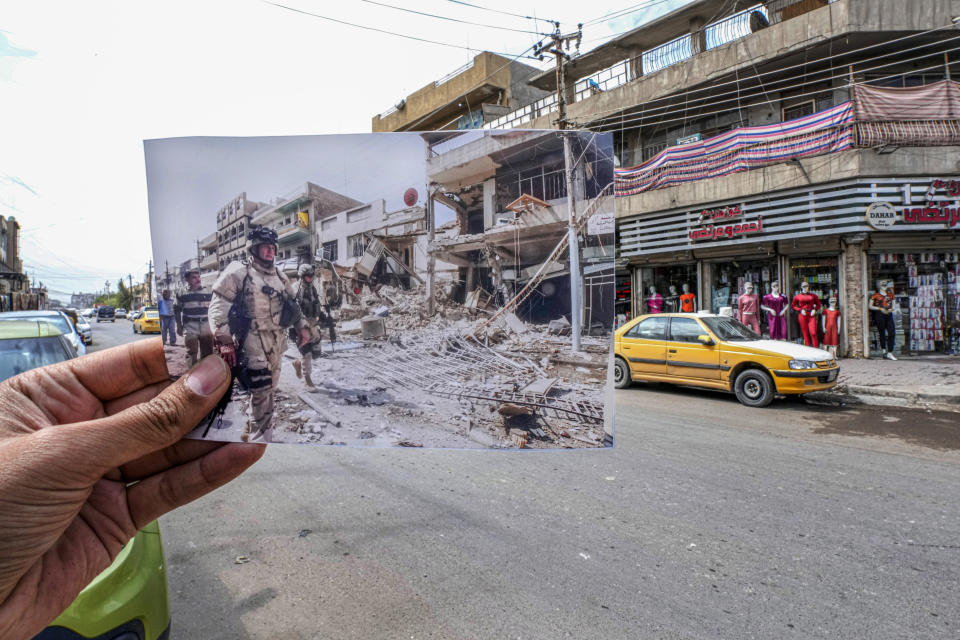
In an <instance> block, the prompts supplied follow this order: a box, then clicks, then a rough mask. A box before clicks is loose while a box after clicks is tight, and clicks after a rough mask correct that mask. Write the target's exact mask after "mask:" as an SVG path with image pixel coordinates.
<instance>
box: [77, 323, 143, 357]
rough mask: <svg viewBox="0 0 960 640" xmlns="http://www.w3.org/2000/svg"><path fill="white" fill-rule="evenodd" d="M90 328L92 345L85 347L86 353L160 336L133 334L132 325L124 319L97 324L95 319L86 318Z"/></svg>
mask: <svg viewBox="0 0 960 640" xmlns="http://www.w3.org/2000/svg"><path fill="white" fill-rule="evenodd" d="M87 322H89V323H90V328H91V329H93V344H90V345H87V353H96V352H97V351H103V350H104V349H109V348H110V347H116V346H117V345H121V344H125V343H127V342H133V341H134V340H144V339H149V338H154V337H158V336H159V335H160V334H153V335H149V334H146V335H139V334H134V333H133V323H132V322H130V321H129V320H126V319H121V320H117V321H116V322H100V323H98V322H97V319H96V318H87Z"/></svg>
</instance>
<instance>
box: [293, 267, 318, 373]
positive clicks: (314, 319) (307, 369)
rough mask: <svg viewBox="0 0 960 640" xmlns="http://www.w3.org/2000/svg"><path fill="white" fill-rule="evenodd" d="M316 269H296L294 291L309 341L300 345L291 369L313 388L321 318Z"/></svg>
mask: <svg viewBox="0 0 960 640" xmlns="http://www.w3.org/2000/svg"><path fill="white" fill-rule="evenodd" d="M316 273H317V272H316V269H315V268H314V267H313V265H311V264H302V265H300V268H299V269H298V270H297V275H299V276H300V280H299V282H297V285H296V288H295V293H294V295H295V296H296V300H297V304H299V305H300V311H301V312H303V319H304V320H306V322H307V328H308V329H309V331H310V342H308V343H307V344H305V345H303V346H302V347H300V353H301V356H302V357H301V358H300V359H299V360H294V361H293V369H294V371H296V373H297V377H298V378H301V377H302V378H303V381H304V382H305V383H307V387H308V388H310V389H314V388H315V387H314V385H313V359H314V358H319V357H320V355H321V353H322V352H321V351H320V336H321V335H322V334H321V333H320V320H321V319H322V318H323V310H322V309H321V305H322V303H321V301H320V292H319V291H317V287H316V285H315V284H314V283H313V279H314V276H315V275H316Z"/></svg>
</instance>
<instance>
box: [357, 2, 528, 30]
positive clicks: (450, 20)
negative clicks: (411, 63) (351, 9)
mask: <svg viewBox="0 0 960 640" xmlns="http://www.w3.org/2000/svg"><path fill="white" fill-rule="evenodd" d="M360 2H366V3H367V4H374V5H377V6H378V7H386V8H388V9H396V10H397V11H405V12H407V13H414V14H416V15H418V16H426V17H428V18H436V19H437V20H447V21H449V22H459V23H460V24H469V25H473V26H475V27H486V28H487V29H502V30H503V31H512V32H514V33H532V34H534V35H538V36H542V35H546V34H543V33H538V32H536V31H530V30H529V29H513V28H511V27H501V26H497V25H495V24H481V23H479V22H470V21H468V20H460V19H458V18H451V17H448V16H441V15H437V14H435V13H429V12H426V11H417V10H416V9H407V8H406V7H397V6H394V5H392V4H387V3H385V2H377V0H360Z"/></svg>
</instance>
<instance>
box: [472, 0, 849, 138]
mask: <svg viewBox="0 0 960 640" xmlns="http://www.w3.org/2000/svg"><path fill="white" fill-rule="evenodd" d="M807 1H809V0H768V1H767V2H764V3H760V4H757V5H754V6H752V7H750V8H749V9H744V10H743V11H740V12H738V13H735V14H733V15H731V16H727V17H726V18H723V19H722V20H717V21H716V22H711V23H710V24H708V25H706V27H705V28H704V38H705V41H706V42H705V44H706V50H708V51H709V50H710V49H715V48H717V47H720V46H723V45H725V44H729V43H730V42H733V41H735V40H739V39H741V38H744V37H746V36H748V35H750V34H751V33H752V30H751V28H750V20H751V15H752V14H753V13H754V12H759V13H760V14H761V15H762V16H763V17H764V19H766V21H767V22H768V23H770V24H774V23H777V22H780V20H781V12H782V10H783V9H784V8H786V7H791V6H794V5H798V4H801V3H803V2H807ZM837 1H838V0H827V3H828V4H832V3H834V2H837ZM694 53H695V52H694V46H693V40H692V37H691V35H690V34H686V35H683V36H680V37H679V38H675V39H674V40H671V41H670V42H666V43H664V44H662V45H660V46H658V47H654V48H653V49H649V50H647V51H644V52H643V54H642V55H641V65H642V70H638V71H637V72H631V70H630V60H629V59H625V60H621V61H619V62H617V63H615V64H613V65H611V66H609V67H607V68H606V69H603V70H601V71H598V72H597V73H595V74H593V75H591V76H589V77H587V78H581V79H580V80H578V81H577V83H576V87H575V98H574V101H575V102H580V101H581V100H585V99H587V98H589V97H591V96H593V95H595V94H597V93H600V92H604V91H609V90H610V89H615V88H617V87H619V86H622V85H624V84H626V83H628V82H630V81H631V80H634V79H635V78H637V77H639V76H640V75H647V74H650V73H654V72H657V71H660V70H662V69H665V68H667V67H670V66H672V65H675V64H679V63H681V62H684V61H685V60H688V59H690V58H691V57H693V55H694ZM544 101H547V102H546V103H545V104H541V103H544ZM556 104H557V100H556V96H548V97H547V98H543V99H541V100H538V101H537V102H535V103H533V104H532V105H526V106H524V107H521V108H519V109H517V110H515V111H511V112H510V113H508V114H505V115H503V116H501V117H499V118H497V119H496V120H494V121H492V122H489V123H487V124H485V125H484V126H483V128H484V129H508V128H511V127H518V126H520V125H522V124H525V123H527V122H530V121H531V120H533V119H534V118H537V117H539V116H541V115H544V114H546V113H550V112H552V111H556V109H557V106H556Z"/></svg>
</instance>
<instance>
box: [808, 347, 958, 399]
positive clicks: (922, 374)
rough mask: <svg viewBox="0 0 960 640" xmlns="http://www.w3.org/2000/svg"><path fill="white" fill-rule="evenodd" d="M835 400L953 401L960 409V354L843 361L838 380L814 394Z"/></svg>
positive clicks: (815, 396)
mask: <svg viewBox="0 0 960 640" xmlns="http://www.w3.org/2000/svg"><path fill="white" fill-rule="evenodd" d="M810 395H811V397H813V398H820V399H823V400H825V401H831V402H837V401H842V402H848V403H858V404H860V403H862V404H887V405H891V404H892V405H899V406H919V405H952V406H954V407H955V408H956V409H957V410H960V357H958V356H924V357H915V358H901V359H899V360H897V361H892V360H880V359H870V360H866V359H862V358H861V359H851V358H847V359H844V360H841V361H840V378H839V380H838V384H837V386H836V387H835V388H834V389H831V390H830V391H829V392H825V393H818V394H810Z"/></svg>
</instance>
